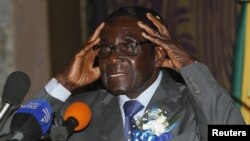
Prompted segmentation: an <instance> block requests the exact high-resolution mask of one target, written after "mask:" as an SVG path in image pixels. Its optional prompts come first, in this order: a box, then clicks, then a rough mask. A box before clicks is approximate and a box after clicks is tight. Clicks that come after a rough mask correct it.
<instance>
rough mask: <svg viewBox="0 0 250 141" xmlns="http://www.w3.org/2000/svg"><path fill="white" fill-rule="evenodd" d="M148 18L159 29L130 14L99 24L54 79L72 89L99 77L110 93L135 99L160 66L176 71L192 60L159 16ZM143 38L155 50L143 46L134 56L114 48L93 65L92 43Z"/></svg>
mask: <svg viewBox="0 0 250 141" xmlns="http://www.w3.org/2000/svg"><path fill="white" fill-rule="evenodd" d="M147 17H148V18H149V19H150V20H151V21H152V22H153V23H154V25H156V27H157V29H158V31H155V30H153V29H152V28H150V27H149V26H147V25H146V24H144V23H142V22H140V21H137V20H135V19H132V18H129V17H118V18H116V19H115V20H114V21H113V22H112V23H110V24H109V25H104V24H103V23H102V24H101V25H100V26H99V27H98V28H97V29H96V31H95V32H94V34H93V35H92V36H91V38H90V39H89V41H88V42H87V44H86V45H85V47H83V49H82V50H80V51H79V52H78V53H77V54H76V55H75V57H74V59H73V60H72V63H71V64H70V65H69V66H68V68H67V69H66V70H64V71H63V72H62V73H60V74H58V75H57V76H56V79H57V80H58V81H59V82H60V83H61V84H62V85H64V86H65V87H66V88H68V89H69V90H71V91H72V90H74V89H76V88H79V87H82V86H86V85H88V84H90V83H92V82H93V81H95V80H96V79H98V78H99V77H100V76H101V77H102V80H103V84H104V86H105V87H106V89H107V90H108V91H109V92H111V93H112V94H114V95H119V94H126V95H127V96H128V97H130V98H135V97H137V96H138V95H139V94H140V93H141V92H142V91H143V90H145V89H146V88H147V87H148V86H149V85H151V84H152V83H153V81H154V80H155V79H156V78H157V75H158V72H159V68H160V67H167V68H172V69H174V70H176V71H179V70H180V69H181V68H182V67H184V66H187V65H189V64H192V63H193V62H194V61H195V58H194V57H193V56H191V55H190V54H189V53H187V52H186V51H184V50H183V49H182V48H181V47H180V45H179V44H177V43H176V42H175V41H173V39H172V38H171V37H170V34H169V32H168V30H167V28H166V26H165V24H164V23H163V21H161V19H160V18H159V17H155V16H153V15H151V14H150V13H147ZM145 40H149V41H151V42H152V43H154V44H155V45H156V48H155V51H152V48H150V47H148V45H143V47H141V48H140V52H139V53H138V54H137V56H133V57H131V56H130V57H126V56H118V55H117V53H116V52H114V51H113V52H112V54H111V55H110V56H109V57H107V58H100V59H99V67H95V68H93V62H94V59H95V57H96V54H95V53H94V51H93V49H92V48H93V46H94V45H96V44H98V43H100V44H101V43H105V44H109V45H117V44H119V43H123V42H129V41H145ZM100 41H101V42H100ZM144 46H145V47H144Z"/></svg>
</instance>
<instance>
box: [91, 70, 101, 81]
mask: <svg viewBox="0 0 250 141" xmlns="http://www.w3.org/2000/svg"><path fill="white" fill-rule="evenodd" d="M93 71H94V74H95V76H94V77H95V80H96V79H98V78H99V77H100V76H101V72H100V68H99V67H95V68H94V69H93Z"/></svg>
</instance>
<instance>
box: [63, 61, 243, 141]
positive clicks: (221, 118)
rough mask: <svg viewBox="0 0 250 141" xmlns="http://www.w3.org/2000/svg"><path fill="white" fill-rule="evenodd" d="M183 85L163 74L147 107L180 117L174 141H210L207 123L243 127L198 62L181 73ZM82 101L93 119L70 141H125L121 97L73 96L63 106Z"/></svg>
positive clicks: (103, 93) (103, 94)
mask: <svg viewBox="0 0 250 141" xmlns="http://www.w3.org/2000/svg"><path fill="white" fill-rule="evenodd" d="M181 75H182V77H183V79H184V81H185V84H184V83H179V82H176V81H175V80H174V79H172V78H171V77H170V76H169V74H168V73H167V72H164V73H163V78H162V81H161V83H160V86H159V87H158V88H157V90H156V92H155V94H154V95H153V97H152V99H151V100H150V102H149V105H148V106H147V109H150V108H152V106H153V105H155V104H156V105H161V106H162V105H163V108H164V110H165V111H167V117H168V118H169V119H171V118H172V117H178V124H177V126H176V127H175V128H174V129H173V130H171V133H172V134H173V136H174V138H173V140H174V141H198V140H207V125H208V124H244V120H243V118H242V116H241V114H240V111H239V110H238V109H236V108H235V107H234V103H233V100H232V99H231V97H230V95H229V94H228V93H227V92H226V91H225V90H224V89H223V88H221V87H220V86H219V85H218V83H217V82H216V81H215V79H214V78H213V76H212V75H211V74H210V72H209V71H208V69H207V67H206V66H204V65H203V64H200V63H195V64H192V65H189V66H186V67H184V68H183V69H182V70H181ZM78 100H81V101H83V102H86V103H87V104H89V106H90V107H91V110H92V114H93V115H92V120H91V122H90V124H89V126H88V127H87V128H86V129H84V130H83V131H81V132H78V133H74V134H73V135H72V136H71V137H70V138H69V141H79V140H88V141H123V138H124V136H123V121H122V116H121V111H120V108H119V103H118V98H117V97H115V96H112V95H111V94H109V93H108V92H106V91H105V90H101V91H95V92H88V93H84V94H79V95H75V96H72V97H71V98H70V99H68V101H67V103H66V104H65V105H64V106H63V108H62V111H63V110H64V109H65V107H67V105H68V104H69V103H72V102H74V101H78Z"/></svg>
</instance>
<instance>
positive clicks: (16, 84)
mask: <svg viewBox="0 0 250 141" xmlns="http://www.w3.org/2000/svg"><path fill="white" fill-rule="evenodd" d="M29 87H30V79H29V77H28V75H27V74H25V73H24V72H21V71H15V72H12V73H11V74H10V75H9V76H8V78H7V80H6V83H5V84H4V88H3V95H2V100H1V102H2V108H1V111H0V123H2V121H4V120H3V119H5V117H6V115H10V114H12V112H13V111H14V109H13V110H12V111H10V109H11V108H17V107H19V106H20V104H21V102H22V101H23V99H24V97H25V95H26V94H27V92H28V90H29Z"/></svg>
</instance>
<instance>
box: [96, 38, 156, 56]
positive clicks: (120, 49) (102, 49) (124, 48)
mask: <svg viewBox="0 0 250 141" xmlns="http://www.w3.org/2000/svg"><path fill="white" fill-rule="evenodd" d="M149 43H151V42H150V41H144V42H131V43H120V44H118V45H115V46H112V45H96V46H94V47H93V48H94V51H95V52H96V54H97V56H98V57H99V58H105V57H108V56H109V55H110V54H111V52H112V50H115V51H116V53H117V54H118V55H119V56H135V55H137V54H138V52H139V50H140V47H141V46H142V45H144V44H149Z"/></svg>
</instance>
